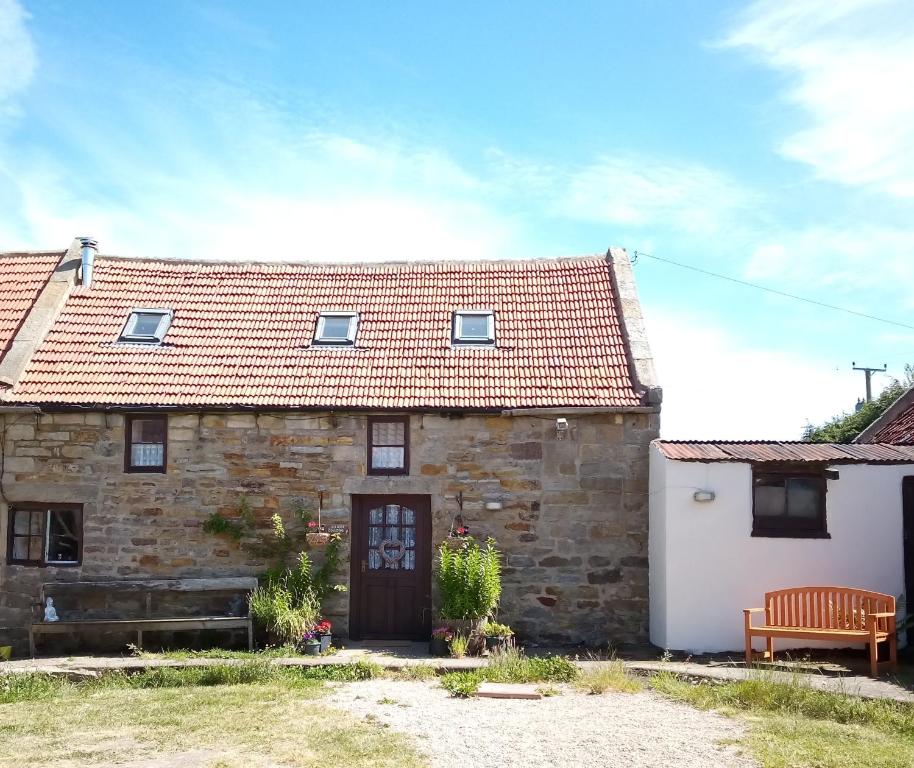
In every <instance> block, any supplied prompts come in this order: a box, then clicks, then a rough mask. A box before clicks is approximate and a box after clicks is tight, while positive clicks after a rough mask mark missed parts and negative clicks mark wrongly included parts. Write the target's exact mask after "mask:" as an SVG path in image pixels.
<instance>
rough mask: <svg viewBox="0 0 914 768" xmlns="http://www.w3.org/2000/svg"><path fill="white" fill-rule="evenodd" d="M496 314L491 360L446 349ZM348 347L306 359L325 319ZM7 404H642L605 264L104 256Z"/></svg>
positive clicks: (472, 351)
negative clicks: (344, 332)
mask: <svg viewBox="0 0 914 768" xmlns="http://www.w3.org/2000/svg"><path fill="white" fill-rule="evenodd" d="M136 307H148V308H152V307H163V308H171V309H173V310H174V320H173V322H172V325H171V328H170V329H169V331H168V334H167V335H166V337H165V343H164V345H162V346H161V347H148V346H142V345H126V344H118V343H116V340H117V338H118V335H119V333H120V331H121V329H122V327H123V325H124V322H125V320H126V318H127V315H128V313H129V311H130V310H131V309H133V308H136ZM473 308H476V309H480V308H485V309H488V308H491V309H493V310H494V312H495V324H496V337H497V346H496V347H495V348H473V347H468V348H459V347H452V346H451V344H450V333H451V313H452V312H453V311H454V310H457V309H473ZM328 310H355V311H358V313H359V325H358V335H357V338H356V346H355V348H329V349H328V348H326V347H316V346H311V340H312V338H313V335H314V330H315V324H316V321H317V316H318V313H319V312H320V311H328ZM9 399H12V400H13V401H16V402H30V403H39V404H42V403H43V404H52V403H60V404H87V405H88V404H93V405H94V404H99V405H131V406H132V405H137V406H139V405H171V406H194V405H210V406H232V405H236V406H261V407H263V406H275V407H314V408H322V407H338V408H345V407H348V408H387V409H393V408H434V409H449V408H454V409H466V408H471V409H475V408H479V409H497V408H527V407H550V406H552V407H554V406H582V407H601V406H603V407H605V406H617V407H628V406H638V405H640V404H641V399H640V394H639V393H638V392H637V391H636V390H635V387H634V385H633V383H632V380H631V377H630V374H629V367H628V363H627V356H626V348H625V344H624V341H623V333H622V328H621V325H620V317H619V309H618V305H617V301H616V298H615V295H614V292H613V284H612V267H611V265H610V264H609V263H608V261H607V260H606V259H605V258H602V257H592V258H582V259H557V260H537V261H503V262H480V263H459V262H458V263H450V262H430V263H403V264H371V265H366V264H348V265H347V264H336V265H318V264H309V263H297V264H241V263H213V262H186V261H147V260H128V259H118V258H111V257H99V258H98V259H97V261H96V265H95V277H94V282H93V284H92V286H91V287H90V288H88V289H86V288H83V287H77V288H75V289H74V290H73V293H72V294H71V296H70V298H69V299H68V301H67V304H66V306H65V307H64V310H63V312H62V313H61V315H60V317H59V318H58V320H57V322H56V323H55V325H54V326H53V328H52V329H51V331H50V332H49V334H48V335H47V337H46V339H45V341H44V342H43V344H42V345H41V346H40V347H39V349H38V350H37V351H36V353H35V355H34V356H33V358H32V361H31V363H30V365H29V366H28V368H27V369H26V371H25V373H24V374H23V376H22V378H21V379H20V381H19V383H18V384H17V385H16V387H15V388H14V389H13V390H12V391H11V393H10V395H9Z"/></svg>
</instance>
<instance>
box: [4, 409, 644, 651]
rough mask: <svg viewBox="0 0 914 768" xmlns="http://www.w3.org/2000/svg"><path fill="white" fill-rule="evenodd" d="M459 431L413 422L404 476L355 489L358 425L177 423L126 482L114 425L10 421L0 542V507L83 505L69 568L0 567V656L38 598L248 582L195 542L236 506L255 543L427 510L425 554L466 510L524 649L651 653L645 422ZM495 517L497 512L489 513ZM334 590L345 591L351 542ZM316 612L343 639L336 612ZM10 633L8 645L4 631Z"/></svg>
mask: <svg viewBox="0 0 914 768" xmlns="http://www.w3.org/2000/svg"><path fill="white" fill-rule="evenodd" d="M567 416H568V421H569V425H570V430H569V434H568V435H567V436H566V437H565V439H563V440H560V439H558V436H557V433H556V426H555V424H556V422H555V417H554V416H536V417H534V416H512V417H508V416H485V415H468V416H464V417H454V418H450V417H447V416H440V415H413V416H412V417H411V419H410V425H411V426H410V439H411V473H410V475H408V476H400V477H374V476H367V475H366V466H365V464H366V445H365V441H366V417H365V416H364V415H363V414H329V413H323V414H312V413H301V412H298V413H295V412H290V413H261V414H254V413H201V414H197V413H181V414H171V415H170V416H169V425H168V471H167V473H166V474H164V475H159V474H151V475H150V474H126V473H125V472H124V417H123V416H122V415H120V414H115V413H100V412H88V413H86V412H81V413H70V412H66V413H42V414H7V415H5V416H0V418H2V419H3V420H4V424H5V427H4V433H3V438H2V443H3V474H2V488H0V491H2V495H0V498H2V499H3V501H0V541H2V542H3V543H4V547H5V546H6V541H7V531H6V527H7V525H8V517H9V516H8V514H7V508H6V503H5V502H6V501H34V502H79V503H82V504H83V505H84V548H83V562H82V565H81V566H79V567H70V568H65V567H57V568H55V567H47V568H35V567H27V566H19V565H7V564H6V560H5V557H4V560H3V565H0V627H11V628H13V629H12V630H9V629H8V630H2V629H0V644H2V640H3V636H7V637H9V636H10V635H12V636H13V637H14V639H15V640H16V642H17V643H19V642H21V641H22V634H21V628H22V627H24V626H25V625H26V624H27V623H28V621H30V617H31V616H32V612H31V611H32V604H33V603H34V601H35V600H36V599H37V595H38V589H39V585H40V584H41V583H42V582H45V581H53V580H67V579H74V580H76V579H82V580H88V579H95V580H104V579H133V578H147V577H160V578H161V577H178V576H184V577H200V576H229V575H249V574H260V573H262V572H263V571H264V569H265V567H266V566H267V563H266V562H264V561H262V560H260V561H259V560H258V559H256V558H255V557H252V555H251V554H250V553H249V551H248V550H247V549H245V548H244V547H243V546H240V545H239V543H238V542H236V541H234V540H232V539H231V538H229V537H225V536H214V535H212V534H209V533H206V532H204V531H203V530H202V525H203V523H204V521H205V520H206V518H207V517H208V516H209V515H211V514H212V513H213V512H214V511H218V512H220V513H222V514H223V515H225V516H227V517H231V516H237V514H238V509H239V501H240V499H241V497H242V496H245V497H246V498H247V499H248V502H249V503H250V505H251V507H252V509H253V512H254V514H255V516H256V520H257V524H258V526H260V527H263V528H264V529H265V530H266V529H268V528H269V526H270V519H271V517H272V515H273V514H274V513H276V512H279V513H280V514H281V515H282V516H283V517H284V518H285V519H286V520H290V519H291V512H292V509H293V506H294V504H295V502H296V500H297V499H300V500H301V502H302V503H303V504H304V505H305V507H306V508H308V509H311V510H314V509H316V505H317V491H318V490H323V491H324V521H325V522H330V523H343V524H347V525H348V524H349V522H350V520H349V516H350V504H351V495H352V494H362V493H415V494H428V495H430V496H431V504H432V516H433V544H434V543H437V542H440V541H441V540H442V539H443V538H444V537H446V535H447V532H448V530H449V527H450V525H451V522H452V520H453V517H454V515H455V514H456V512H457V505H456V500H455V499H456V496H457V494H458V493H462V494H463V500H464V508H463V520H464V522H465V523H467V524H468V525H469V526H470V528H471V533H472V534H473V535H474V536H476V537H478V538H485V537H487V536H492V537H494V538H495V539H496V540H497V542H498V546H499V547H500V548H501V549H502V550H503V551H504V553H505V572H504V594H503V599H502V607H501V611H500V620H502V621H504V622H507V623H509V624H511V625H512V626H513V627H515V628H516V630H517V631H518V633H519V634H520V635H521V636H522V637H523V638H525V639H527V640H534V641H537V640H538V641H545V642H549V641H553V642H557V641H562V642H579V641H583V642H586V643H589V644H596V643H605V642H610V641H611V642H615V643H633V642H643V641H645V640H646V639H647V616H648V592H647V589H648V560H647V520H648V512H647V499H648V496H647V485H648V446H649V443H650V440H651V439H653V438H655V437H656V436H657V431H658V420H659V417H658V415H656V414H648V413H629V414H624V415H623V414H602V415H587V416H581V415H574V414H567ZM494 501H497V502H500V503H501V504H502V508H501V509H499V510H496V511H488V510H486V509H485V504H486V502H494ZM344 555H345V557H344V561H345V566H344V568H342V569H341V573H340V574H339V578H340V581H341V582H343V583H347V582H348V574H349V563H348V556H349V552H348V539H347V540H346V542H345V546H344ZM327 612H328V614H329V616H330V618H331V619H332V620H334V622H335V626H336V628H337V629H340V630H343V631H345V627H346V625H347V614H348V595H347V594H345V593H341V594H339V595H337V596H334V597H333V598H332V600H331V603H330V604H329V605H328V606H327ZM17 627H18V628H20V630H19V631H16V629H15V628H17Z"/></svg>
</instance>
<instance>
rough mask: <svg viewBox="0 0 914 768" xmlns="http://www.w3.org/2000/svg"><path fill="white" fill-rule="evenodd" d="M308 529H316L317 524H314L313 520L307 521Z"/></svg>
mask: <svg viewBox="0 0 914 768" xmlns="http://www.w3.org/2000/svg"><path fill="white" fill-rule="evenodd" d="M308 527H309V528H317V523H316V522H314V520H309V521H308Z"/></svg>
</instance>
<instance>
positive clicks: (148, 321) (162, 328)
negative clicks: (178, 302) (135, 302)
mask: <svg viewBox="0 0 914 768" xmlns="http://www.w3.org/2000/svg"><path fill="white" fill-rule="evenodd" d="M173 317H174V312H173V311H172V310H170V309H133V310H131V311H130V315H129V316H128V317H127V323H126V324H125V325H124V330H122V331H121V335H120V338H119V339H118V341H129V342H132V343H134V344H161V343H162V340H163V339H164V338H165V334H166V333H168V328H169V327H170V326H171V320H172V318H173Z"/></svg>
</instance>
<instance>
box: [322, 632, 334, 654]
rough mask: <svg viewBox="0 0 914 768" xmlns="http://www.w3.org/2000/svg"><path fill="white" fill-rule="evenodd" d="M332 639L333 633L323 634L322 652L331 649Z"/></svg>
mask: <svg viewBox="0 0 914 768" xmlns="http://www.w3.org/2000/svg"><path fill="white" fill-rule="evenodd" d="M332 639H333V635H329V634H327V635H321V645H320V649H321V653H326V652H327V651H329V650H330V642H331V640H332Z"/></svg>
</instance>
